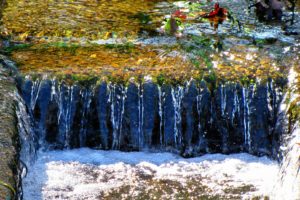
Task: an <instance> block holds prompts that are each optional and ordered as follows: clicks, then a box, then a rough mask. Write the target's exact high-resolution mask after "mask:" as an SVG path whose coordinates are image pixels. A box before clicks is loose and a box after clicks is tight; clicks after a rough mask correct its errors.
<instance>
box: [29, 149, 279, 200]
mask: <svg viewBox="0 0 300 200" xmlns="http://www.w3.org/2000/svg"><path fill="white" fill-rule="evenodd" d="M278 168H279V167H278V164H277V162H275V161H272V160H270V159H268V158H266V157H261V158H258V157H255V156H252V155H249V154H246V153H240V154H232V155H222V154H211V155H205V156H202V157H198V158H190V159H184V158H181V157H179V156H177V155H175V154H171V153H145V152H131V153H125V152H119V151H100V150H91V149H86V148H82V149H77V150H65V151H49V152H39V153H38V159H37V161H36V163H35V164H34V165H33V166H32V167H30V170H29V173H28V174H27V176H26V178H24V179H23V190H24V199H25V200H32V199H35V200H40V199H126V198H129V199H136V198H137V197H141V195H143V194H147V195H148V196H147V198H149V199H155V198H157V195H160V196H159V199H177V197H178V198H179V196H180V195H181V193H183V192H186V194H185V195H188V197H189V199H197V195H198V194H197V190H200V189H199V188H201V194H202V195H209V196H219V197H220V198H221V197H230V198H231V199H249V198H250V197H256V196H259V197H262V196H269V194H270V193H271V191H272V189H273V186H274V183H275V181H276V177H277V176H276V175H277V173H278V170H279V169H278ZM170 185H171V187H170ZM120 188H123V190H121V189H120ZM124 188H125V189H126V190H125V189H124ZM153 191H158V192H157V193H156V192H153ZM118 193H122V194H121V196H120V197H118V198H112V197H114V196H112V195H116V194H118ZM151 195H152V196H151ZM176 195H177V196H176ZM178 195H179V196H178ZM193 195H195V196H194V197H193ZM145 198H146V197H145Z"/></svg>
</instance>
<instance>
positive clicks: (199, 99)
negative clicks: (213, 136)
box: [197, 93, 205, 142]
mask: <svg viewBox="0 0 300 200" xmlns="http://www.w3.org/2000/svg"><path fill="white" fill-rule="evenodd" d="M201 101H202V94H201V93H199V95H198V96H197V112H198V116H199V123H198V131H199V134H200V135H202V133H201V131H202V130H201V118H200V116H201ZM203 136H204V137H205V133H204V135H203ZM199 142H201V141H199Z"/></svg>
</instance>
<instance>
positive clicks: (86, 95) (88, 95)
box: [67, 89, 93, 147]
mask: <svg viewBox="0 0 300 200" xmlns="http://www.w3.org/2000/svg"><path fill="white" fill-rule="evenodd" d="M92 91H93V90H90V89H87V90H82V91H80V96H81V99H82V102H83V108H82V114H81V120H80V131H79V134H80V146H81V147H83V146H85V143H86V134H87V127H86V126H87V122H88V119H87V115H88V113H89V110H90V105H91V101H92V95H93V94H92ZM70 96H72V95H70ZM68 112H70V110H69V109H68ZM67 116H69V114H68V115H67Z"/></svg>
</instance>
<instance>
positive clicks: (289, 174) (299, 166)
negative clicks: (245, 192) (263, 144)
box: [271, 68, 300, 200]
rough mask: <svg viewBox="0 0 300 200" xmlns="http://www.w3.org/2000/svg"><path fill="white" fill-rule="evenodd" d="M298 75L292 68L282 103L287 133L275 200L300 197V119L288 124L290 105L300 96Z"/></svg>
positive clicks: (283, 129)
mask: <svg viewBox="0 0 300 200" xmlns="http://www.w3.org/2000/svg"><path fill="white" fill-rule="evenodd" d="M297 75H298V74H297V72H295V71H294V69H293V68H292V69H291V70H290V72H289V77H288V78H289V82H288V88H289V91H288V92H287V94H285V97H284V98H283V100H282V103H281V105H280V112H281V113H280V114H281V117H282V120H283V121H284V123H283V124H281V126H283V128H282V129H281V131H283V132H285V134H284V135H283V137H282V138H283V139H282V142H281V146H280V149H281V151H282V160H281V163H280V170H279V173H278V178H277V183H276V185H275V186H274V189H273V192H272V196H271V197H272V199H274V200H282V199H287V200H298V199H299V197H300V124H299V121H297V122H296V123H295V124H288V123H289V122H288V121H289V120H288V117H289V113H288V110H289V107H290V106H291V103H293V102H294V101H297V98H298V97H299V94H298V93H297ZM298 120H299V119H298ZM281 123H282V122H281ZM286 126H289V127H286ZM291 127H292V128H291Z"/></svg>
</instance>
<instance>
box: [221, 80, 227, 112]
mask: <svg viewBox="0 0 300 200" xmlns="http://www.w3.org/2000/svg"><path fill="white" fill-rule="evenodd" d="M226 99H227V94H226V90H225V86H224V85H222V86H221V113H222V116H224V114H225V109H226Z"/></svg>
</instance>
